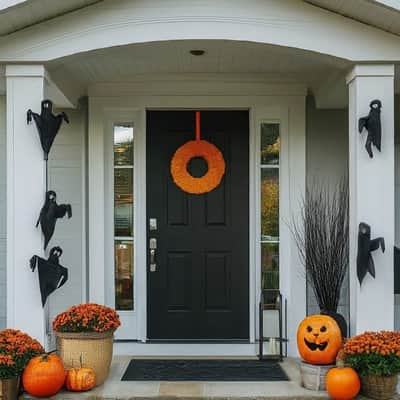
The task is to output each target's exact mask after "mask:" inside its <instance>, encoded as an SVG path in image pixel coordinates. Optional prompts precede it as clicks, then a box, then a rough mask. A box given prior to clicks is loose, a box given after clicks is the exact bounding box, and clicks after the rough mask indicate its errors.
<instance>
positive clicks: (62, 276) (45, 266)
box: [30, 247, 68, 307]
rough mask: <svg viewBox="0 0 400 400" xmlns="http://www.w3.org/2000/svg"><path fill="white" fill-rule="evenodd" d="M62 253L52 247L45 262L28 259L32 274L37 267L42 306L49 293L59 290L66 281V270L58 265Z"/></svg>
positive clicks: (37, 258)
mask: <svg viewBox="0 0 400 400" xmlns="http://www.w3.org/2000/svg"><path fill="white" fill-rule="evenodd" d="M62 253H63V251H62V249H61V247H53V248H52V249H51V250H50V255H49V258H48V259H47V260H45V259H43V258H41V257H39V256H33V257H32V258H31V259H30V266H31V270H32V272H33V271H35V268H36V266H37V267H38V273H39V285H40V294H41V297H42V306H43V307H44V305H45V304H46V300H47V298H48V297H49V295H50V294H51V293H53V292H54V291H55V290H56V289H59V288H60V287H61V286H63V285H64V284H65V282H67V280H68V269H67V268H65V267H63V266H62V265H60V263H59V258H60V257H61V255H62Z"/></svg>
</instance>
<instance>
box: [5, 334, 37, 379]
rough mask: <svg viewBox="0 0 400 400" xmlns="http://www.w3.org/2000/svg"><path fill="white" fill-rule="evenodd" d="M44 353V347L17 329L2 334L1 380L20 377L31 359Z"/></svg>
mask: <svg viewBox="0 0 400 400" xmlns="http://www.w3.org/2000/svg"><path fill="white" fill-rule="evenodd" d="M42 353H44V349H43V347H42V345H41V344H40V343H39V342H38V341H37V340H35V339H32V338H31V337H30V336H29V335H27V334H26V333H23V332H21V331H18V330H15V329H6V330H4V331H1V332H0V379H8V378H13V377H15V376H18V375H20V374H21V373H22V371H23V370H24V369H25V367H26V365H27V364H28V362H29V361H30V359H31V358H33V357H35V356H37V355H39V354H42Z"/></svg>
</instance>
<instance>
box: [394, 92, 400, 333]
mask: <svg viewBox="0 0 400 400" xmlns="http://www.w3.org/2000/svg"><path fill="white" fill-rule="evenodd" d="M394 117H395V135H396V137H395V143H396V147H395V155H394V157H395V159H394V162H395V168H396V170H395V182H396V188H395V189H396V191H395V203H394V204H395V218H396V225H395V229H396V232H395V244H396V246H398V247H400V96H396V98H395V109H394ZM394 328H395V329H396V330H397V331H399V330H400V294H395V295H394Z"/></svg>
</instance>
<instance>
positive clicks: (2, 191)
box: [0, 96, 7, 330]
mask: <svg viewBox="0 0 400 400" xmlns="http://www.w3.org/2000/svg"><path fill="white" fill-rule="evenodd" d="M6 295H7V292H6V98H5V96H0V330H1V329H4V328H5V327H6Z"/></svg>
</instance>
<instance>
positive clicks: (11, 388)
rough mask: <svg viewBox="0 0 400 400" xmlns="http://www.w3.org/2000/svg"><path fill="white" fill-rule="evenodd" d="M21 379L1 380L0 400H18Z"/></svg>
mask: <svg viewBox="0 0 400 400" xmlns="http://www.w3.org/2000/svg"><path fill="white" fill-rule="evenodd" d="M19 383H20V378H19V377H16V378H10V379H0V400H17V399H18V395H19V387H20V386H19Z"/></svg>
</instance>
